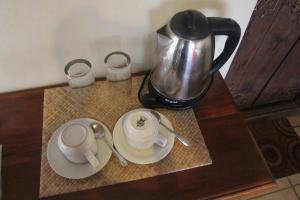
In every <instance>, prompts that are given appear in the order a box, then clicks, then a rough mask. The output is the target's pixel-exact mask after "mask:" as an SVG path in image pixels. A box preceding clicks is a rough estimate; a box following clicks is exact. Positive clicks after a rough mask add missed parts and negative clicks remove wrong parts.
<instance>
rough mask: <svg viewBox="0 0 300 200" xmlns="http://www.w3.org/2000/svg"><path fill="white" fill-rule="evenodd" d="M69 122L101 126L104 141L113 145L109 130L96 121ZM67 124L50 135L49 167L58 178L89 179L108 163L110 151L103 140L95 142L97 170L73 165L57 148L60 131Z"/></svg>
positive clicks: (85, 165) (83, 119)
mask: <svg viewBox="0 0 300 200" xmlns="http://www.w3.org/2000/svg"><path fill="white" fill-rule="evenodd" d="M69 122H77V123H82V124H85V125H88V126H89V125H90V124H91V123H92V122H98V123H100V124H102V125H103V126H104V128H105V136H106V139H107V140H108V141H109V142H110V143H111V144H113V139H112V137H111V133H110V131H109V129H108V128H107V127H106V126H105V125H104V124H103V123H101V122H99V121H96V120H94V119H89V118H80V119H74V120H71V121H69ZM69 122H67V123H65V124H63V125H62V126H60V127H59V128H58V129H56V131H55V132H54V133H53V134H52V136H51V138H50V140H49V142H48V146H47V159H48V162H49V165H50V167H51V168H52V169H53V170H54V171H55V172H56V173H57V174H58V175H60V176H62V177H65V178H69V179H81V178H86V177H89V176H91V175H93V174H96V173H97V172H99V171H100V170H101V169H102V168H103V167H104V166H105V165H106V164H107V162H108V161H109V159H110V156H111V154H112V151H111V150H110V149H109V147H108V146H107V145H106V144H105V142H104V141H103V140H97V143H98V153H97V157H98V159H99V161H100V165H99V166H98V167H97V168H93V167H92V166H91V165H90V164H89V163H85V164H75V163H72V162H70V161H69V160H67V159H66V158H65V156H64V155H63V153H62V152H61V151H60V150H59V148H58V146H57V141H58V136H59V133H60V131H61V130H62V129H63V127H64V126H66V125H67V124H68V123H69Z"/></svg>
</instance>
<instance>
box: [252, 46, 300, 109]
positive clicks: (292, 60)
mask: <svg viewBox="0 0 300 200" xmlns="http://www.w3.org/2000/svg"><path fill="white" fill-rule="evenodd" d="M299 91H300V41H299V40H298V41H297V43H296V45H295V46H294V47H293V48H292V49H291V52H290V53H289V54H288V56H287V57H286V59H285V60H284V62H283V63H282V65H281V66H280V68H279V69H278V71H277V72H276V74H275V75H274V76H273V77H272V79H271V80H270V82H269V83H268V84H267V86H266V88H264V90H263V92H262V93H261V94H260V95H259V97H258V98H257V100H256V102H255V106H258V105H264V104H269V103H274V102H279V101H289V100H292V99H294V98H295V97H296V95H297V94H298V93H299Z"/></svg>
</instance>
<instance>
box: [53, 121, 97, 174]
mask: <svg viewBox="0 0 300 200" xmlns="http://www.w3.org/2000/svg"><path fill="white" fill-rule="evenodd" d="M58 147H59V149H60V151H61V152H62V153H63V154H64V155H65V157H66V158H67V159H68V160H69V161H71V162H73V163H78V164H80V163H87V162H89V163H90V164H91V165H92V166H93V167H94V168H96V167H97V166H99V165H100V163H99V160H98V159H97V157H96V156H95V155H96V153H97V151H98V147H97V141H96V138H95V135H94V132H93V130H92V129H91V128H90V127H89V126H86V125H84V124H81V123H78V122H71V123H70V124H68V125H67V126H66V127H64V128H63V130H62V131H61V133H60V134H59V137H58Z"/></svg>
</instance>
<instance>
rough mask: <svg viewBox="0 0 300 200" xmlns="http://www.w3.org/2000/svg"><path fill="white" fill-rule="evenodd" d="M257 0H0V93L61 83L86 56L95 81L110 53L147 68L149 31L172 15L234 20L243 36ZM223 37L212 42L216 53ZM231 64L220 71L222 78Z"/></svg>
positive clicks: (102, 73)
mask: <svg viewBox="0 0 300 200" xmlns="http://www.w3.org/2000/svg"><path fill="white" fill-rule="evenodd" d="M255 3H256V0H248V1H241V0H151V1H150V0H127V1H122V0H109V1H108V0H88V1H83V0H26V1H22V0H0V93H1V92H7V91H14V90H20V89H25V88H32V87H37V86H44V85H49V84H56V83H61V82H65V77H64V74H63V68H64V65H65V64H66V63H67V62H68V61H69V60H71V59H74V58H86V59H88V60H90V61H91V62H92V64H93V67H94V68H93V70H94V73H95V74H96V76H97V77H100V76H104V74H105V70H104V64H103V59H104V57H105V55H106V54H108V53H109V52H111V51H114V50H123V51H125V52H127V53H129V54H130V55H131V57H132V60H133V65H134V66H135V67H134V71H139V70H144V69H146V68H149V67H150V66H151V64H150V63H151V61H150V57H149V56H150V54H151V53H150V52H151V48H152V47H153V44H154V34H153V33H154V32H155V30H156V29H158V28H159V27H161V26H162V25H163V24H165V23H167V21H168V20H169V19H170V17H171V16H173V14H174V13H176V12H177V11H181V10H184V9H189V8H192V9H199V10H201V11H202V12H203V13H205V14H206V15H207V16H221V17H222V16H223V17H231V18H233V19H235V20H236V21H237V22H238V23H239V24H240V26H241V28H242V31H243V32H244V30H245V28H246V26H247V24H248V21H249V18H250V15H251V13H252V11H253V8H254V5H255ZM223 41H224V38H221V39H220V38H218V39H217V45H216V51H217V52H220V51H221V49H222V47H223ZM229 64H230V61H229V62H228V63H227V64H226V66H224V67H223V68H222V70H221V72H222V75H224V76H225V74H226V72H227V70H228V68H229Z"/></svg>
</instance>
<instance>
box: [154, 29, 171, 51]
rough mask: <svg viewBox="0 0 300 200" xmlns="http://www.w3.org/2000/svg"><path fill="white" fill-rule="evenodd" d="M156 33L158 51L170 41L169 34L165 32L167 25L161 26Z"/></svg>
mask: <svg viewBox="0 0 300 200" xmlns="http://www.w3.org/2000/svg"><path fill="white" fill-rule="evenodd" d="M156 33H157V50H158V51H160V50H161V49H163V48H165V47H166V46H169V45H170V43H172V41H173V40H172V39H171V38H170V36H169V34H168V33H167V25H165V26H163V27H161V28H160V29H158V30H157V31H156Z"/></svg>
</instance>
